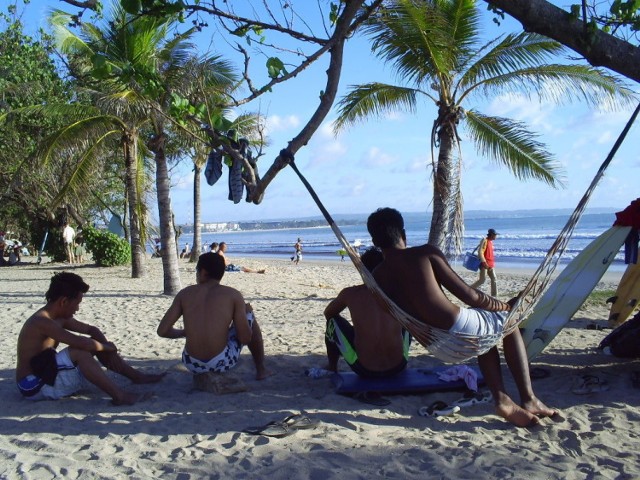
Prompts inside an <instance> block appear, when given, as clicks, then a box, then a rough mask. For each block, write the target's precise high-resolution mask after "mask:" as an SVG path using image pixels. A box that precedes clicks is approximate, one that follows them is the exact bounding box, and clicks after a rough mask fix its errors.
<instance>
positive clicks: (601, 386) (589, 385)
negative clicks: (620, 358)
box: [571, 375, 609, 395]
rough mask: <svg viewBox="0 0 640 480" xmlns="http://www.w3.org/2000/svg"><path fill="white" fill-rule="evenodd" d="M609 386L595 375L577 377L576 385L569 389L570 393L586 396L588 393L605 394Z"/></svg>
mask: <svg viewBox="0 0 640 480" xmlns="http://www.w3.org/2000/svg"><path fill="white" fill-rule="evenodd" d="M607 390H609V384H608V383H607V382H606V381H604V380H601V379H600V378H598V377H597V376H596V375H583V376H582V377H579V378H578V379H577V381H576V384H575V385H574V386H573V388H572V389H571V393H575V394H576V395H587V394H589V393H598V392H606V391H607Z"/></svg>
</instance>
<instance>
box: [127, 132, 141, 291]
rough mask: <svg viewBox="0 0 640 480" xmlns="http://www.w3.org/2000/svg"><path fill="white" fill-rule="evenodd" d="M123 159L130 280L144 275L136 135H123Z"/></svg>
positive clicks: (135, 133) (133, 133)
mask: <svg viewBox="0 0 640 480" xmlns="http://www.w3.org/2000/svg"><path fill="white" fill-rule="evenodd" d="M124 157H125V168H126V172H127V178H126V184H127V197H128V199H129V232H130V234H131V278H142V277H144V276H145V275H146V272H145V268H144V248H143V245H142V240H141V234H140V216H139V215H138V198H139V197H138V186H137V182H136V178H137V177H138V133H137V132H135V131H131V132H127V133H126V134H125V135H124Z"/></svg>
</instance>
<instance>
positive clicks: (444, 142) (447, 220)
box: [429, 125, 457, 253]
mask: <svg viewBox="0 0 640 480" xmlns="http://www.w3.org/2000/svg"><path fill="white" fill-rule="evenodd" d="M454 135H455V134H454V132H453V130H452V128H451V126H449V125H443V126H442V127H441V128H440V130H439V132H438V140H439V144H440V149H439V151H438V162H437V164H436V168H435V172H434V174H433V175H434V178H433V217H432V219H431V228H430V230H429V244H430V245H434V246H436V247H438V248H439V249H441V250H442V251H443V252H445V253H448V252H447V251H446V243H447V242H446V235H447V232H448V229H449V226H450V224H451V218H452V215H453V214H454V210H455V205H454V200H455V198H454V197H455V196H456V195H455V193H456V183H455V182H456V178H457V175H455V171H454V168H455V165H454V159H453V150H454V148H455V140H454V138H455V137H454Z"/></svg>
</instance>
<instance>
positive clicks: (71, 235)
mask: <svg viewBox="0 0 640 480" xmlns="http://www.w3.org/2000/svg"><path fill="white" fill-rule="evenodd" d="M75 239H76V232H75V230H74V229H73V227H72V226H71V225H69V222H66V223H65V224H64V228H63V229H62V241H63V242H64V248H65V251H66V252H67V261H68V262H69V264H72V263H75V255H74V251H73V250H74V241H75Z"/></svg>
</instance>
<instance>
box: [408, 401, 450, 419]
mask: <svg viewBox="0 0 640 480" xmlns="http://www.w3.org/2000/svg"><path fill="white" fill-rule="evenodd" d="M459 411H460V407H459V406H457V405H447V404H446V403H444V402H443V401H442V400H436V401H435V402H433V403H432V404H431V405H429V406H428V407H421V408H420V409H419V410H418V414H419V415H420V416H421V417H448V416H451V415H455V414H456V413H458V412H459Z"/></svg>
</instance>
